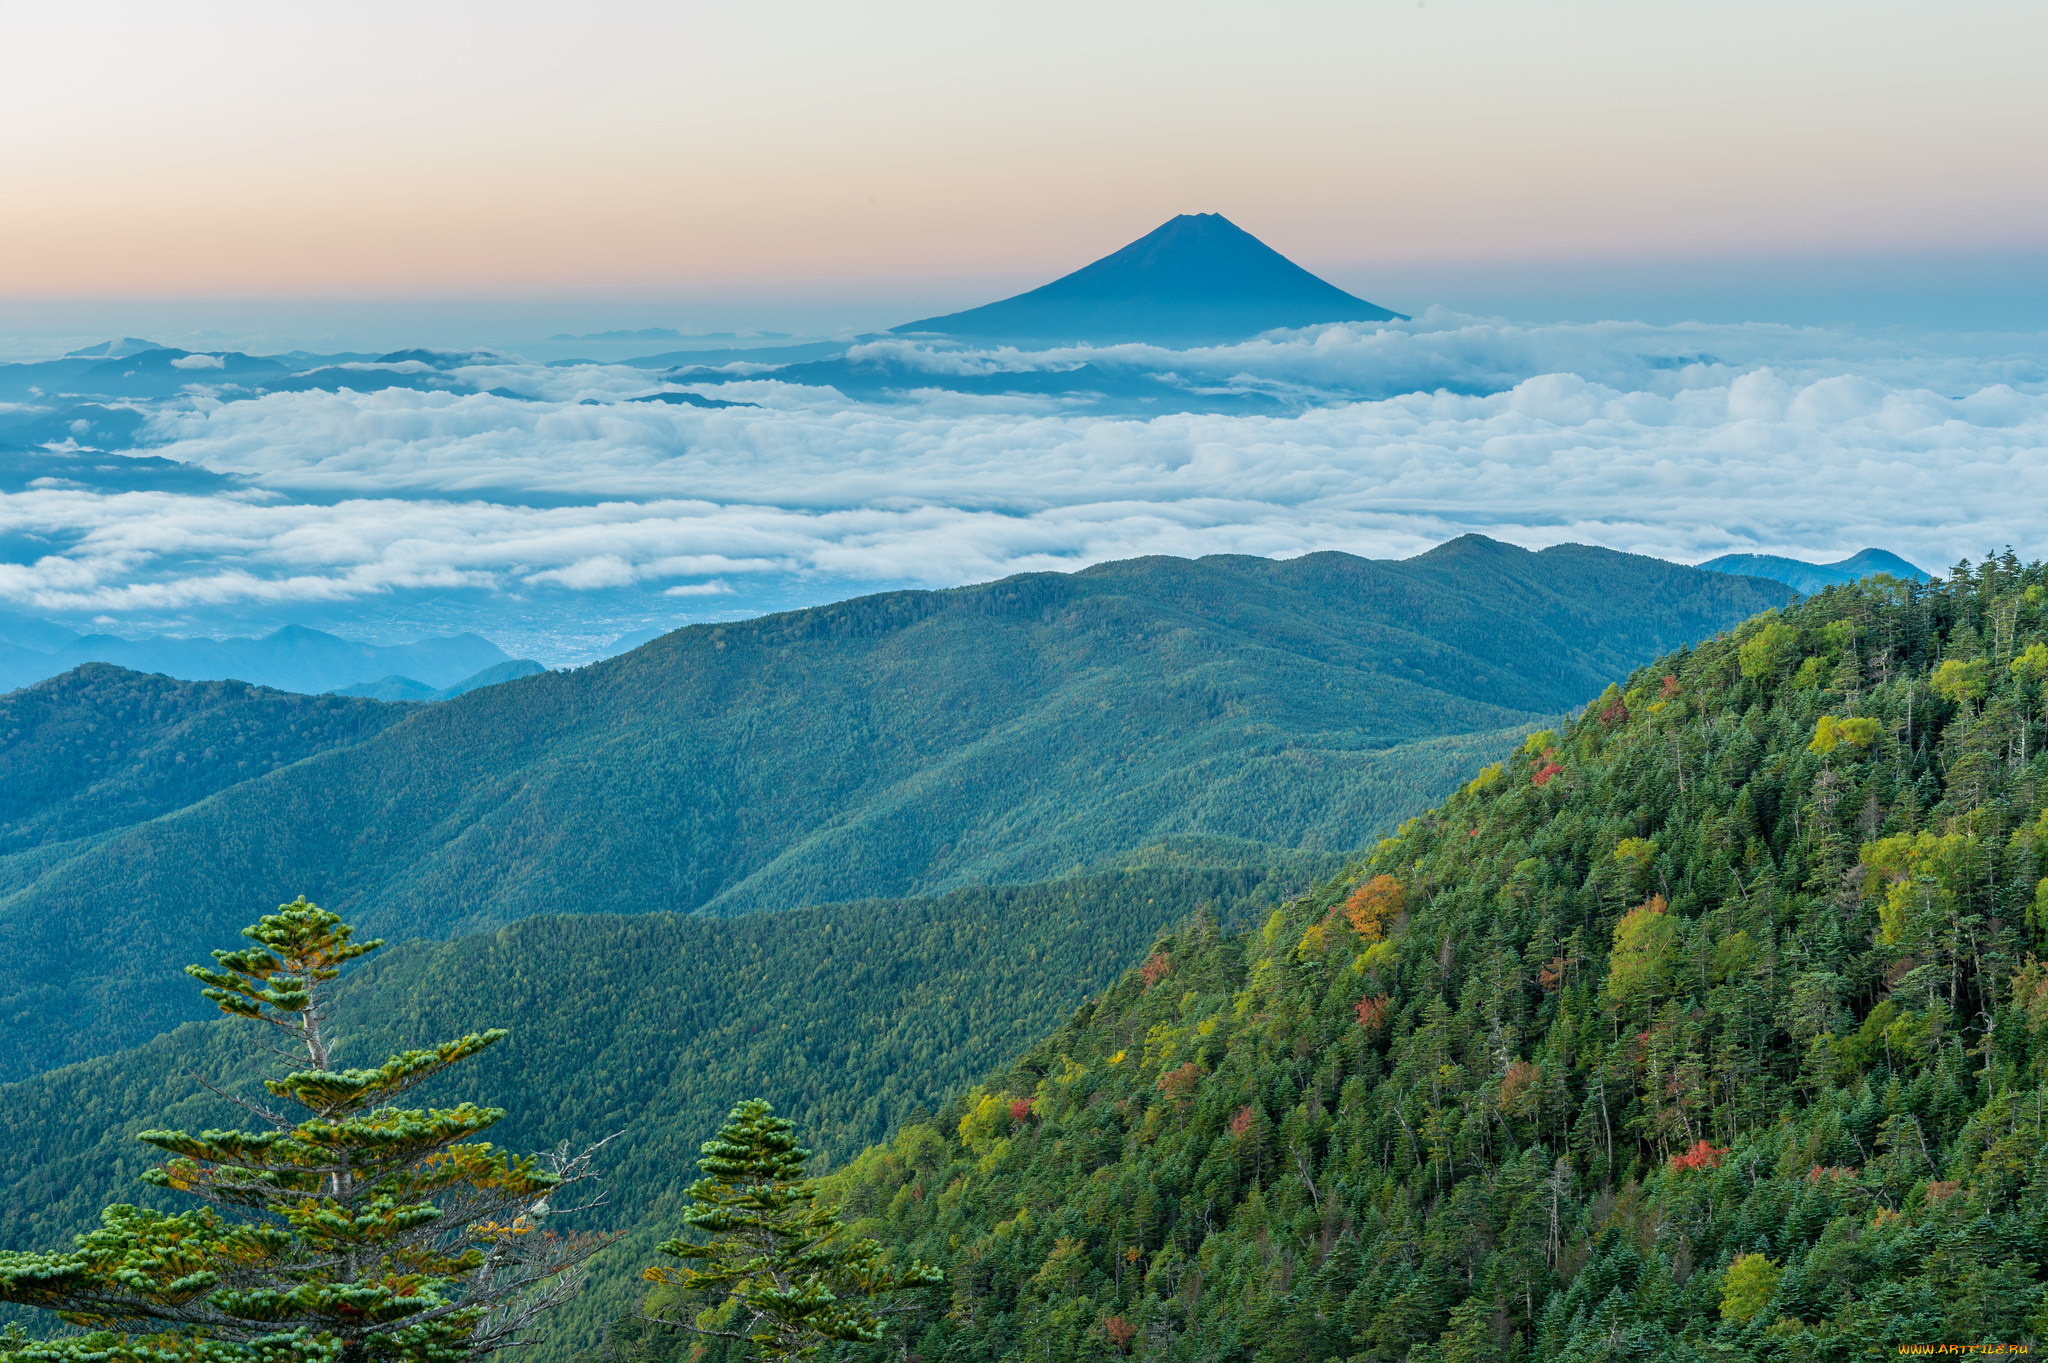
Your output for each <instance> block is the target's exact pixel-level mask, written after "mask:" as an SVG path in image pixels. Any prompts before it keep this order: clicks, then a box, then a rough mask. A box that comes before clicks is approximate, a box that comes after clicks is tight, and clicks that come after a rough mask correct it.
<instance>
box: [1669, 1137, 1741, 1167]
mask: <svg viewBox="0 0 2048 1363" xmlns="http://www.w3.org/2000/svg"><path fill="white" fill-rule="evenodd" d="M1726 1158H1728V1147H1727V1146H1725V1145H1712V1144H1709V1143H1708V1142H1707V1141H1705V1140H1697V1141H1694V1142H1693V1143H1692V1147H1691V1148H1690V1149H1687V1150H1682V1151H1680V1152H1679V1153H1678V1154H1676V1155H1673V1156H1672V1157H1671V1171H1672V1172H1673V1173H1678V1172H1680V1171H1682V1170H1686V1169H1718V1168H1720V1167H1721V1161H1722V1160H1724V1159H1726Z"/></svg>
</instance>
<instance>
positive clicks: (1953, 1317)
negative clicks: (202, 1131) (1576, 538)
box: [616, 556, 2048, 1360]
mask: <svg viewBox="0 0 2048 1363" xmlns="http://www.w3.org/2000/svg"><path fill="white" fill-rule="evenodd" d="M2044 596H2048V576H2044V574H2043V571H2042V569H2041V567H2040V566H2039V565H2034V566H2031V567H2024V568H2023V567H2022V566H2021V565H2020V564H2019V563H2018V562H2016V561H2015V560H2013V559H2012V558H2011V557H2010V556H2008V557H2006V558H2003V559H1996V560H1986V561H1985V562H1984V563H1982V564H1981V565H1978V566H1977V567H1976V568H1975V569H1974V570H1972V569H1970V568H1968V567H1967V565H1966V566H1965V567H1964V568H1963V569H1961V570H1959V571H1958V573H1957V574H1956V576H1955V577H1954V578H1953V579H1952V580H1951V583H1950V584H1949V585H1946V586H1936V587H1934V588H1932V589H1918V588H1914V587H1911V586H1908V585H1904V584H1900V583H1896V582H1892V581H1887V580H1878V581H1873V582H1866V583H1864V584H1862V585H1860V586H1856V587H1852V588H1837V589H1833V590H1830V591H1829V592H1827V593H1825V594H1824V595H1822V596H1820V597H1818V598H1814V599H1812V600H1809V601H1808V602H1806V603H1804V604H1802V605H1800V606H1798V607H1795V608H1793V609H1790V610H1787V611H1785V612H1783V613H1778V612H1770V613H1767V614H1765V615H1764V616H1761V617H1759V618H1758V619H1755V620H1753V621H1751V622H1749V623H1748V624H1746V625H1745V626H1743V627H1742V628H1741V629H1739V630H1737V631H1735V632H1733V633H1732V634H1729V635H1727V636H1724V637H1721V638H1718V639H1715V640H1713V641H1711V642H1709V643H1706V644H1703V645H1701V646H1700V647H1698V648H1696V649H1691V650H1683V651H1680V652H1678V653H1675V654H1672V655H1671V656H1669V657H1666V658H1664V659H1662V660H1660V661H1659V662H1657V663H1655V664H1653V665H1651V666H1649V667H1647V668H1643V669H1641V670H1639V671H1638V672H1636V673H1635V674H1633V675H1632V676H1631V677H1629V678H1628V679H1627V681H1626V682H1625V683H1620V684H1617V685H1615V686H1614V687H1612V688H1610V689H1609V690H1608V691H1607V692H1606V693H1605V694H1604V695H1603V696H1602V697H1600V698H1599V699H1598V700H1597V701H1596V702H1594V703H1593V704H1591V705H1589V706H1588V707H1587V708H1586V709H1585V710H1584V711H1583V712H1582V713H1581V714H1580V715H1579V716H1578V717H1577V718H1576V719H1575V720H1574V721H1573V722H1572V723H1570V724H1569V725H1567V726H1565V727H1563V728H1561V729H1559V730H1557V731H1554V732H1543V733H1539V734H1536V735H1533V736H1532V737H1531V738H1530V739H1529V740H1528V741H1527V742H1526V743H1525V744H1523V745H1522V746H1521V747H1520V748H1519V749H1518V750H1517V751H1516V752H1514V753H1513V754H1512V755H1511V756H1509V757H1507V758H1506V759H1505V760H1503V761H1502V762H1500V763H1498V764H1496V765H1494V766H1490V767H1488V768H1486V769H1485V770H1484V771H1482V772H1481V773H1480V774H1479V775H1478V776H1477V777H1476V778H1475V779H1473V780H1472V781H1471V783H1470V784H1469V785H1467V786H1466V787H1465V788H1464V789H1463V790H1462V791H1461V792H1460V793H1458V794H1457V795H1456V796H1454V797H1453V798H1451V799H1450V800H1448V801H1446V802H1445V803H1444V804H1442V805H1441V806H1439V807H1438V808H1436V809H1433V810H1431V811H1430V812H1428V813H1427V814H1424V815H1421V816H1419V817H1417V818H1416V819H1414V820H1412V821H1410V822H1409V823H1408V824H1407V825H1406V826H1404V827H1403V828H1402V829H1401V830H1400V832H1399V833H1398V834H1397V835H1395V836H1394V837H1392V838H1390V839H1388V840H1386V841H1385V842H1383V843H1381V844H1380V846H1379V847H1377V848H1376V849H1375V850H1374V851H1373V852H1372V853H1371V855H1370V856H1368V857H1366V858H1363V859H1361V860H1360V861H1359V862H1358V863H1357V864H1355V865H1354V866H1352V867H1350V868H1349V869H1348V870H1347V871H1346V873H1345V874H1344V875H1342V876H1340V877H1337V878H1336V879H1334V880H1332V881H1331V882H1329V883H1328V884H1326V885H1324V886H1323V887H1321V888H1320V889H1318V890H1317V891H1316V892H1315V893H1313V894H1311V895H1308V896H1306V897H1303V898H1300V899H1297V900H1294V901H1292V902H1290V903H1289V904H1288V905H1287V906H1286V907H1285V908H1284V909H1282V910H1280V911H1277V912H1275V913H1274V914H1272V915H1271V916H1270V917H1269V918H1268V919H1267V921H1266V922H1265V923H1264V924H1262V925H1260V926H1259V927H1257V928H1256V929H1254V930H1251V931H1247V932H1241V933H1227V932H1223V931H1220V930H1219V929H1218V927H1217V925H1216V924H1215V923H1214V922H1213V921H1210V920H1208V919H1206V918H1199V917H1198V918H1197V919H1196V920H1195V921H1194V922H1193V923H1191V924H1190V925H1188V926H1187V927H1185V928H1183V929H1182V930H1180V931H1178V932H1174V933H1170V934H1166V935H1163V936H1162V937H1161V938H1160V939H1159V941H1158V942H1157V943H1156V945H1155V946H1154V949H1153V951H1152V953H1151V954H1150V955H1149V956H1148V958H1147V960H1146V962H1145V963H1144V965H1143V966H1142V967H1140V968H1139V969H1138V970H1136V971H1134V972H1132V973H1131V974H1130V975H1128V976H1126V977H1125V978H1124V979H1123V980H1122V981H1121V982H1120V983H1119V984H1118V985H1117V986H1116V987H1115V988H1113V989H1111V990H1109V991H1107V992H1106V993H1104V994H1103V995H1101V996H1100V997H1099V998H1097V999H1095V1000H1093V1001H1092V1002H1090V1003H1089V1004H1087V1005H1084V1006H1083V1007H1082V1008H1081V1009H1080V1010H1078V1011H1077V1012H1076V1013H1075V1015H1074V1016H1073V1017H1072V1018H1070V1019H1069V1020H1068V1021H1067V1022H1066V1023H1065V1024H1064V1025H1063V1026H1062V1027H1060V1028H1059V1029H1058V1030H1057V1031H1055V1032H1054V1033H1052V1034H1051V1035H1050V1036H1048V1037H1046V1038H1045V1039H1044V1040H1043V1041H1041V1042H1039V1043H1038V1044H1037V1045H1036V1046H1034V1047H1033V1048H1032V1049H1031V1050H1030V1051H1029V1052H1028V1053H1026V1054H1025V1055H1024V1056H1023V1057H1022V1058H1020V1060H1019V1061H1018V1062H1017V1063H1016V1064H1014V1065H1012V1066H1010V1067H1009V1068H1007V1069H1005V1070H1001V1071H998V1072H996V1073H994V1074H991V1075H990V1076H989V1077H988V1078H987V1079H985V1080H984V1081H983V1082H982V1083H980V1084H979V1085H977V1086H975V1087H974V1088H972V1089H970V1090H968V1091H967V1092H966V1093H964V1094H962V1095H961V1096H960V1097H959V1098H957V1099H956V1100H955V1101H953V1102H952V1103H950V1104H949V1105H948V1106H947V1107H946V1109H945V1110H944V1111H942V1112H941V1113H939V1114H938V1115H937V1116H936V1117H935V1118H934V1119H933V1120H932V1121H930V1122H924V1123H916V1124H912V1125H909V1126H906V1127H905V1128H904V1129H903V1130H901V1131H900V1132H898V1133H897V1134H896V1135H895V1136H894V1137H893V1138H892V1140H891V1141H890V1142H889V1143H887V1144H886V1145H882V1146H877V1147H876V1148H875V1149H873V1150H870V1151H869V1152H867V1153H866V1154H865V1155H863V1156H862V1157H861V1158H860V1160H858V1161H857V1162H856V1163H855V1165H854V1166H853V1167H851V1168H850V1169H847V1170H845V1171H843V1172H842V1173H841V1174H840V1175H839V1177H838V1180H837V1182H836V1185H835V1186H836V1188H837V1190H838V1191H839V1193H840V1194H841V1196H842V1197H843V1199H844V1203H845V1206H846V1207H847V1208H848V1210H849V1212H850V1213H851V1214H853V1215H854V1216H856V1217H857V1218H858V1219H857V1221H856V1222H855V1224H856V1225H857V1227H858V1228H859V1229H860V1231H862V1232H863V1233H865V1234H868V1235H872V1236H875V1237H877V1238H879V1239H881V1240H883V1241H885V1242H887V1243H890V1244H893V1245H896V1246H899V1247H900V1252H902V1253H903V1254H906V1255H917V1256H920V1257H923V1258H926V1259H930V1260H932V1261H933V1262H935V1263H938V1264H940V1265H942V1266H943V1267H944V1268H945V1270H946V1272H947V1275H948V1276H947V1286H946V1289H945V1290H944V1291H943V1292H935V1293H934V1294H933V1296H932V1299H931V1300H930V1302H929V1303H928V1305H927V1307H926V1312H925V1314H924V1315H923V1316H922V1317H921V1318H920V1319H919V1320H918V1321H917V1323H916V1324H915V1325H914V1326H913V1327H912V1328H911V1337H912V1338H914V1340H915V1344H914V1346H913V1347H914V1349H915V1351H916V1352H917V1353H918V1355H919V1356H921V1357H924V1358H961V1359H970V1358H972V1359H996V1358H1085V1357H1115V1356H1118V1355H1126V1356H1138V1357H1145V1358H1158V1359H1190V1360H1192V1359H1201V1358H1248V1359H1258V1360H1282V1359H1354V1360H1356V1359H1368V1360H1378V1359H1398V1358H1407V1359H1411V1360H1421V1359H1429V1360H1436V1359H1443V1360H1471V1359H1495V1358H1532V1359H1535V1358H1541V1359H1570V1360H1581V1359H1588V1360H1590V1359H1620V1358H1670V1359H1688V1360H1690V1359H1708V1358H1719V1357H1742V1358H1785V1359H1807V1358H1813V1359H1822V1358H1829V1359H1832V1358H1842V1359H1847V1358H1867V1357H1873V1356H1876V1355H1877V1354H1878V1353H1881V1352H1882V1353H1896V1352H1897V1351H1898V1350H1899V1349H1900V1348H1902V1347H1912V1346H1919V1345H1927V1344H1940V1343H1944V1342H1946V1343H1950V1344H1955V1343H1974V1344H2004V1345H2014V1344H2018V1343H2020V1342H2023V1341H2028V1340H2035V1339H2038V1338H2039V1337H2040V1336H2041V1335H2042V1334H2044V1333H2048V1308H2044V1302H2043V1284H2042V1281H2041V1266H2042V1263H2043V1260H2044V1258H2048V1170H2044V1166H2043V1156H2044V1153H2048V1140H2044V1136H2043V1132H2044V1128H2043V1126H2042V1116H2041V1114H2042V1111H2043V1108H2042V1104H2043V1102H2044V1094H2048V966H2044V965H2043V964H2042V963H2041V962H2040V961H2039V960H2038V959H2037V957H2036V955H2035V950H2036V947H2037V944H2038V942H2039V940H2040V938H2041V936H2042V933H2043V930H2044V928H2048V888H2044V885H2048V882H2044V881H2043V878H2042V877H2043V871H2044V869H2048V866H2044V860H2048V817H2044V814H2043V809H2042V805H2043V796H2044V794H2048V791H2044V789H2043V786H2044V781H2048V763H2044V760H2043V758H2042V757H2041V740H2042V738H2043V736H2044V728H2043V721H2044V719H2048V716H2044V714H2043V705H2044V703H2048V690H2044V686H2043V682H2044V679H2048V644H2044V643H2043V641H2042V628H2043V623H2044V615H2043V604H2044ZM667 1342H668V1341H667V1340H666V1339H665V1338H664V1337H661V1336H659V1335H657V1334H654V1333H653V1332H651V1331H650V1330H649V1329H648V1327H645V1326H641V1325H639V1324H638V1323H635V1324H634V1325H631V1326H628V1327H627V1328H625V1329H623V1330H621V1331H620V1339H619V1341H618V1343H617V1345H616V1348H617V1350H618V1351H619V1352H620V1353H622V1354H625V1355H627V1356H631V1357H656V1356H660V1355H661V1351H662V1348H663V1347H665V1346H666V1344H667Z"/></svg>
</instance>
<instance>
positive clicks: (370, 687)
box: [330, 658, 547, 701]
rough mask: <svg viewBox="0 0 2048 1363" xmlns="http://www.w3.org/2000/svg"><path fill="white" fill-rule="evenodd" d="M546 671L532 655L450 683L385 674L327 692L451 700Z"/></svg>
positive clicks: (364, 695)
mask: <svg viewBox="0 0 2048 1363" xmlns="http://www.w3.org/2000/svg"><path fill="white" fill-rule="evenodd" d="M545 671H547V669H546V668H544V667H542V666H541V665H540V664H539V663H537V662H535V661H534V660H533V659H531V658H514V659H513V660H512V661H510V662H504V663H499V664H497V665H496V666H495V667H487V668H485V669H484V670H483V671H481V672H478V673H476V674H475V675H474V676H469V677H464V678H463V679H462V680H461V681H459V682H456V683H455V684H454V685H453V686H439V687H436V686H429V685H427V684H426V683H425V682H419V681H414V680H413V679H412V678H411V677H385V678H383V679H382V680H381V681H373V682H357V683H356V684H355V685H354V686H344V687H341V688H340V689H338V690H336V691H333V692H331V693H330V694H332V695H337V696H358V697H362V698H364V699H366V700H386V701H392V700H413V701H438V700H454V699H455V698H456V697H457V696H466V695H468V694H469V693H470V692H472V691H474V690H477V689H478V688H479V687H484V686H496V685H498V684H499V683H500V682H508V681H517V680H518V679H519V678H521V677H531V676H532V675H533V674H534V673H536V672H545Z"/></svg>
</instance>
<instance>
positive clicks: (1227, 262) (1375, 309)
mask: <svg viewBox="0 0 2048 1363" xmlns="http://www.w3.org/2000/svg"><path fill="white" fill-rule="evenodd" d="M1400 316H1401V314H1400V313H1397V312H1394V311H1392V310H1390V309H1387V308H1383V307H1381V306H1379V305H1378V304H1377V303H1368V302H1367V301H1366V300H1364V299H1363V298H1359V297H1357V296H1356V295H1354V294H1349V293H1346V292H1345V291H1344V290H1342V289H1340V288H1338V287H1337V286H1336V285H1335V284H1332V283H1330V282H1329V281H1327V280H1324V279H1320V278H1318V277H1317V276H1315V275H1313V274H1310V273H1309V272H1308V271H1307V270H1304V269H1302V268H1301V267H1300V266H1299V265H1296V264H1295V263H1294V262H1293V261H1291V260H1289V259H1288V258H1287V257H1285V256H1283V255H1281V254H1280V253H1279V252H1278V251H1275V250H1274V249H1273V248H1272V247H1270V246H1268V245H1266V244H1265V243H1264V242H1262V241H1260V240H1259V239H1258V238H1257V237H1255V236H1253V235H1252V234H1251V233H1249V232H1247V231H1245V230H1244V229H1243V228H1241V227H1239V226H1238V225H1237V224H1236V223H1233V222H1231V221H1230V220H1229V219H1228V218H1225V217H1224V216H1223V215H1222V214H1220V213H1183V214H1181V215H1180V216H1179V217H1177V218H1173V219H1171V220H1170V221H1168V222H1166V223H1164V224H1162V225H1161V226H1159V227H1157V228H1154V229H1153V230H1152V231H1150V232H1148V233H1146V234H1145V235H1144V236H1142V237H1140V238H1138V239H1137V240H1136V241H1134V242H1132V243H1131V244H1130V245H1128V246H1125V247H1123V248H1122V249H1121V250H1118V251H1114V252H1112V253H1111V254H1109V255H1107V256H1104V257H1103V258H1102V259H1100V260H1098V261H1096V262H1094V263H1093V264H1091V265H1085V266H1083V267H1082V268H1081V269H1078V270H1076V271H1074V272H1073V273H1072V274H1069V275H1064V276H1062V277H1061V278H1059V279H1056V280H1054V281H1053V282H1052V283H1050V284H1045V285H1042V286H1040V287H1039V288H1036V289H1032V290H1030V291H1029V292H1028V293H1021V294H1018V295H1016V296H1015V297H1014V298H1005V299H1003V300H1001V301H1000V302H995V303H989V304H985V305H984V306H982V307H978V308H969V309H967V310H966V311H965V312H954V313H947V314H946V315H944V316H941V317H927V318H925V319H923V320H922V321H917V322H910V323H906V324H905V325H903V326H900V327H896V328H893V330H894V331H895V333H896V334H898V335H905V334H915V333H937V334H940V335H944V336H949V337H957V338H959V339H962V340H972V341H980V342H988V341H998V342H1000V341H1010V342H1017V343H1035V344H1060V343H1073V342H1083V341H1085V342H1090V343H1093V344H1096V345H1115V344H1119V343H1124V342H1132V341H1146V342H1153V343H1156V344H1161V345H1213V344H1218V343H1222V342H1228V341H1241V340H1244V339H1246V338H1248V337H1251V336H1255V335H1257V334H1258V333H1260V332H1262V331H1271V330H1273V329H1274V328H1276V327H1305V326H1314V325H1317V324H1319V323H1325V322H1385V321H1392V320H1394V319H1396V318H1399V317H1400Z"/></svg>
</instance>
